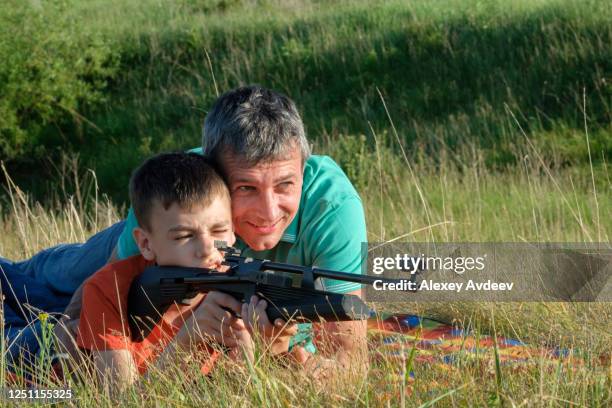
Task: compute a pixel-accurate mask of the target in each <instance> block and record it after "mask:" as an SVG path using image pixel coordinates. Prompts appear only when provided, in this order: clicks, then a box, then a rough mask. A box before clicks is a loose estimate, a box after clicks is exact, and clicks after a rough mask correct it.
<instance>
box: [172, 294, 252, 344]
mask: <svg viewBox="0 0 612 408" xmlns="http://www.w3.org/2000/svg"><path fill="white" fill-rule="evenodd" d="M241 309H242V307H241V303H240V302H238V301H237V300H236V299H234V298H233V297H232V296H230V295H227V294H225V293H221V292H209V293H208V294H207V295H206V297H205V298H204V301H202V303H201V304H200V305H199V306H198V307H197V309H195V310H194V311H193V313H192V315H191V317H189V319H187V321H186V322H185V324H184V325H183V327H182V328H181V330H180V331H179V333H178V334H177V341H178V342H179V344H181V345H183V346H185V345H188V344H190V343H193V342H196V343H198V342H202V341H204V340H209V339H210V340H213V341H214V342H216V343H219V344H222V345H224V346H226V347H228V348H230V349H233V348H236V347H237V346H239V345H241V344H244V343H245V341H246V340H245V337H244V333H241V332H242V331H246V328H245V326H244V323H242V321H241V319H240V318H238V317H236V315H237V314H240V312H241ZM230 310H231V311H232V312H233V313H231V312H229V311H230Z"/></svg>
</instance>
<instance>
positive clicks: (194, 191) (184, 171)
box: [130, 152, 229, 231]
mask: <svg viewBox="0 0 612 408" xmlns="http://www.w3.org/2000/svg"><path fill="white" fill-rule="evenodd" d="M217 197H227V199H228V201H229V191H228V189H227V186H226V184H225V183H224V182H223V179H222V178H221V176H220V175H219V173H217V171H216V170H215V168H214V167H213V166H212V164H211V163H210V161H209V160H207V159H206V158H204V156H202V155H199V154H195V153H184V152H175V153H162V154H159V155H157V156H154V157H151V158H150V159H148V160H147V161H145V162H144V163H143V164H142V165H141V166H140V167H138V168H137V169H136V170H135V171H134V173H133V174H132V177H131V179H130V200H131V201H132V207H133V208H134V215H135V216H136V220H138V225H140V227H141V228H144V229H146V230H148V231H150V230H151V220H150V214H151V209H152V208H153V205H154V204H155V202H156V201H158V202H159V203H160V204H161V205H162V206H163V207H164V209H166V210H167V209H168V208H170V206H171V205H172V204H174V203H176V204H178V205H179V206H181V207H182V208H191V207H192V206H194V205H195V204H198V205H203V206H208V205H210V204H211V203H212V202H213V200H214V199H215V198H217Z"/></svg>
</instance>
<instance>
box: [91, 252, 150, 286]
mask: <svg viewBox="0 0 612 408" xmlns="http://www.w3.org/2000/svg"><path fill="white" fill-rule="evenodd" d="M153 264H154V262H152V261H147V260H146V259H144V258H143V257H142V255H135V256H131V257H129V258H126V259H122V260H119V261H117V262H113V263H110V264H108V265H105V266H104V267H102V268H101V269H99V270H98V271H97V272H96V273H94V274H93V275H92V276H91V277H90V278H89V279H88V280H87V281H86V282H85V288H87V287H90V288H91V287H96V289H98V291H101V292H103V293H106V294H108V295H111V294H117V293H118V292H119V293H127V291H129V289H130V286H131V284H132V282H133V281H134V279H136V277H138V276H139V275H140V274H141V273H142V272H144V270H145V268H146V267H147V266H150V265H153Z"/></svg>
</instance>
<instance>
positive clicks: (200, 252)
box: [196, 236, 215, 258]
mask: <svg viewBox="0 0 612 408" xmlns="http://www.w3.org/2000/svg"><path fill="white" fill-rule="evenodd" d="M214 250H215V242H214V240H213V239H211V238H210V237H207V236H203V237H202V238H201V239H200V245H199V246H198V249H197V251H196V256H197V257H198V258H208V257H210V256H211V255H212V254H213V252H214Z"/></svg>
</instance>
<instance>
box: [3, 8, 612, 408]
mask: <svg viewBox="0 0 612 408" xmlns="http://www.w3.org/2000/svg"><path fill="white" fill-rule="evenodd" d="M9 3H10V5H11V7H7V8H4V7H3V8H2V10H0V23H1V24H0V58H1V59H2V60H3V61H6V62H5V63H3V64H1V65H0V94H2V97H1V98H0V118H1V119H0V134H1V135H2V138H1V140H0V157H2V159H3V161H4V163H5V166H6V172H5V173H4V175H5V176H6V180H5V181H4V182H3V185H4V186H5V191H4V192H2V193H0V210H1V211H0V214H1V218H0V234H1V236H0V256H3V257H7V258H10V259H24V258H27V257H29V256H31V255H32V254H34V253H36V252H37V251H38V250H40V249H42V248H46V247H49V246H51V245H55V244H57V243H61V242H80V241H83V240H85V239H86V238H87V237H88V236H90V235H91V234H92V233H94V232H96V231H98V230H100V229H102V228H104V227H106V226H108V225H110V224H112V223H113V222H115V221H117V220H119V219H120V218H121V217H122V216H123V214H125V201H126V197H127V191H126V190H127V188H126V186H127V179H128V177H129V174H130V172H131V170H132V169H133V168H134V167H135V166H136V165H138V163H139V162H140V161H141V160H142V159H143V158H145V157H147V156H149V155H151V154H153V153H155V152H158V151H164V150H169V149H177V148H178V149H183V148H187V147H193V146H196V145H198V144H199V140H200V126H201V122H202V119H203V117H204V116H205V114H206V109H208V107H209V106H210V104H211V103H212V101H213V100H214V98H215V97H216V95H217V93H218V92H223V91H225V90H227V89H230V88H232V87H234V86H237V85H240V84H247V83H253V82H256V83H260V84H262V85H265V86H269V87H274V88H276V89H279V90H282V91H285V92H287V93H288V94H289V95H290V96H291V97H292V98H293V99H295V100H296V102H297V103H298V105H299V108H300V110H301V111H302V112H303V117H304V121H305V124H306V126H307V130H308V134H309V137H310V138H311V140H312V141H313V143H314V151H315V152H316V153H319V154H328V155H330V156H332V157H333V158H334V159H335V160H336V161H337V162H339V163H340V164H341V165H342V167H343V169H344V170H345V172H346V173H347V174H348V176H349V177H350V178H351V180H352V181H353V183H354V184H355V186H356V187H357V189H358V190H359V192H360V194H361V197H362V199H363V202H364V206H365V210H366V218H367V225H368V239H369V240H370V241H390V240H398V241H410V242H413V241H439V242H440V241H462V242H470V241H473V242H482V241H496V242H502V241H507V242H522V241H525V242H533V241H550V242H610V238H611V237H610V234H611V231H612V216H611V215H610V214H611V212H610V208H612V182H611V178H610V170H609V168H608V163H609V161H610V158H611V157H612V127H611V126H610V123H611V121H610V119H611V117H610V102H611V99H610V96H611V94H612V93H611V90H612V89H611V85H610V84H611V81H612V77H611V72H612V62H611V61H612V54H611V51H610V46H609V45H610V44H611V43H612V29H611V28H610V27H611V24H610V21H612V12H611V11H610V9H609V7H606V6H605V2H600V1H584V2H574V1H570V0H550V1H544V0H541V1H516V2H511V4H510V3H508V2H502V1H491V2H480V1H476V0H473V1H472V0H470V1H457V0H440V1H435V2H428V1H420V0H419V1H412V2H400V1H390V2H378V1H377V2H365V1H360V0H354V1H334V2H319V1H308V2H294V1H288V2H276V1H255V0H252V1H250V0H224V1H214V0H200V1H197V0H182V1H172V2H171V1H166V0H158V1H153V0H144V1H139V2H135V1H124V2H120V1H114V0H113V1H108V2H99V1H93V2H79V1H68V0H64V1H56V2H47V1H33V2H17V1H13V0H9ZM49 21H53V22H54V24H47V25H45V24H46V22H47V23H48V22H49ZM41 27H46V28H45V29H44V30H43V29H42V28H41ZM77 154H78V156H77ZM88 169H92V170H88ZM10 177H12V178H13V179H14V182H13V181H11V180H12V179H10ZM17 186H20V187H21V188H22V189H23V190H24V191H25V192H24V191H22V190H20V189H19V188H18V187H17ZM109 197H110V198H109ZM384 307H385V308H387V309H393V308H395V309H396V310H402V311H413V312H418V313H421V314H423V315H425V316H432V317H436V318H439V319H442V320H445V321H448V322H450V321H454V322H456V323H458V324H460V325H463V326H464V327H471V328H474V330H476V331H477V332H480V333H486V334H493V333H497V334H501V335H505V336H509V337H512V338H518V339H520V340H523V341H526V342H528V343H530V344H534V345H559V346H561V347H564V348H567V349H569V350H573V351H575V352H576V355H577V356H580V357H581V358H582V359H583V360H584V364H576V363H575V362H573V361H572V360H570V361H563V362H560V363H558V364H555V365H554V366H551V365H550V364H548V363H547V362H546V361H545V360H543V359H540V358H533V361H532V363H531V364H526V365H525V366H522V367H520V368H517V367H510V366H503V365H502V366H501V367H497V368H496V364H495V362H496V359H495V356H494V355H491V356H490V358H489V359H487V361H486V362H476V361H473V360H470V359H468V358H466V359H465V360H461V361H457V362H456V364H454V365H453V366H452V368H449V369H441V368H440V367H438V366H432V365H428V364H421V365H415V366H414V367H406V365H407V364H408V363H407V362H406V361H404V362H397V361H391V360H389V361H386V362H383V363H379V364H373V365H372V367H371V369H370V372H368V374H367V375H366V376H360V377H358V378H354V379H353V380H351V381H342V379H338V380H337V381H336V382H333V381H332V382H329V383H326V384H323V385H321V384H317V383H316V382H314V381H313V380H312V379H309V378H304V377H302V376H300V374H299V372H296V371H295V370H286V369H283V368H281V367H277V366H275V364H274V362H273V361H270V359H268V358H262V359H261V360H260V361H258V363H257V364H256V365H254V366H252V367H246V368H243V369H238V370H237V369H236V367H221V368H220V369H219V370H217V374H218V375H215V377H214V378H212V379H205V378H202V377H201V376H197V375H194V380H193V382H190V381H185V380H184V378H185V375H186V373H185V372H181V371H180V368H179V367H178V366H177V367H176V369H175V370H171V371H170V372H164V373H155V375H153V377H152V379H151V380H150V381H149V382H146V383H143V384H141V385H139V386H138V387H135V388H133V389H130V390H128V391H127V392H125V393H124V394H123V395H121V396H119V397H111V396H110V395H109V394H108V393H107V392H106V390H105V389H104V388H103V387H101V386H97V385H95V384H93V382H86V383H82V384H80V383H74V384H72V387H73V388H74V389H75V391H76V392H77V394H78V395H79V398H80V399H79V400H78V401H73V402H72V403H71V405H72V406H118V405H121V406H123V405H127V406H136V405H140V404H141V401H142V400H143V399H144V400H145V401H146V405H147V406H200V405H204V404H206V405H212V406H228V405H229V406H242V405H247V406H259V405H270V406H309V405H333V406H353V405H359V406H387V405H391V406H400V405H406V406H421V405H425V406H432V405H440V406H588V407H591V406H602V407H603V406H609V405H610V403H611V398H612V396H611V393H610V390H611V389H612V370H611V368H610V367H611V366H610V350H611V349H612V335H611V333H612V323H611V322H612V316H611V309H610V305H609V304H605V303H599V304H597V303H584V304H570V303H535V302H534V303H511V304H500V303H496V304H490V303H476V302H474V303H462V304H459V303H450V304H437V303H431V304H429V303H428V304H424V303H422V304H405V305H385V306H384ZM50 321H51V322H52V321H53V319H51V320H50ZM2 345H3V347H4V343H2ZM408 347H410V345H408ZM602 358H603V364H602V362H601V360H602ZM42 368H43V367H41V370H42ZM410 369H412V370H413V371H414V373H415V378H414V379H407V378H406V375H405V373H406V371H410ZM194 370H195V368H194ZM2 372H4V370H2ZM2 381H4V377H3V378H2ZM156 401H157V405H156ZM69 405H70V404H69Z"/></svg>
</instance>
